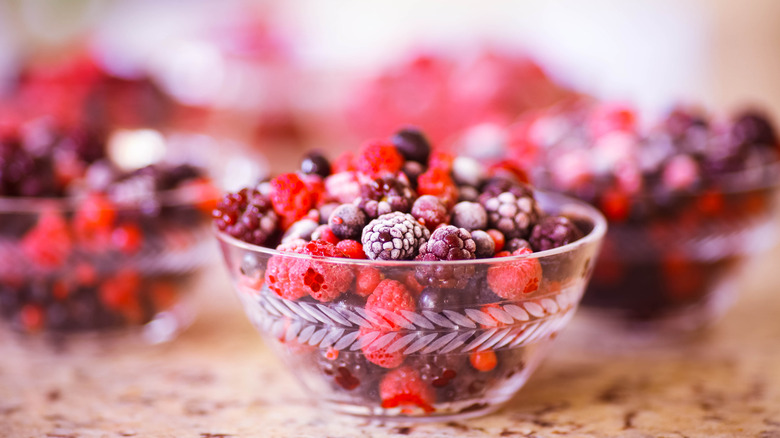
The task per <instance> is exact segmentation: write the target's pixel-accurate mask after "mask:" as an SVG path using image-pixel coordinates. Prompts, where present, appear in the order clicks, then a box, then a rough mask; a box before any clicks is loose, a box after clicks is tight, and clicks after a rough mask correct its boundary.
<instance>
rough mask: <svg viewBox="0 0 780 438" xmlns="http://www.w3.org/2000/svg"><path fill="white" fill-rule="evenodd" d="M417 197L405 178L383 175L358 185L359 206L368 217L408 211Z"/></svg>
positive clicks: (372, 217)
mask: <svg viewBox="0 0 780 438" xmlns="http://www.w3.org/2000/svg"><path fill="white" fill-rule="evenodd" d="M416 198H417V195H416V194H415V193H414V190H412V188H411V187H410V186H409V183H408V182H407V181H406V180H405V178H403V177H402V178H398V177H396V176H394V175H385V176H382V177H380V178H377V179H374V180H372V181H371V182H369V183H368V184H363V185H361V186H360V201H359V204H358V205H359V207H360V208H361V209H362V210H363V211H364V212H365V213H366V215H367V216H368V217H369V218H370V219H374V218H377V217H379V216H381V215H383V214H387V213H390V212H393V211H400V212H402V213H408V212H409V210H411V209H412V204H413V203H414V200H415V199H416Z"/></svg>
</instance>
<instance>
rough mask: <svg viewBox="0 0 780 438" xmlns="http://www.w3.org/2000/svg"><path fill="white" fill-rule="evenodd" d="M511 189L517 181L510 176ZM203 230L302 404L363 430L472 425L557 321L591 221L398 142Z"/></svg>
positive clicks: (300, 181) (593, 241) (247, 205)
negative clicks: (316, 404) (380, 425)
mask: <svg viewBox="0 0 780 438" xmlns="http://www.w3.org/2000/svg"><path fill="white" fill-rule="evenodd" d="M520 176H521V175H520ZM214 218H215V231H216V233H217V236H218V238H219V241H220V244H221V248H222V252H223V255H224V257H225V261H226V264H227V267H228V269H229V272H230V275H231V276H232V279H233V283H234V286H235V289H236V290H237V292H238V296H239V297H240V300H241V302H242V304H243V306H244V308H245V311H246V313H247V314H248V316H249V318H250V319H251V321H252V322H253V323H254V325H255V326H256V327H257V328H258V329H259V330H260V331H261V333H262V334H263V335H264V337H265V339H266V340H267V341H268V342H269V343H270V344H271V346H272V347H273V348H274V349H275V350H276V351H277V353H278V354H279V356H280V357H281V358H282V359H283V360H284V361H285V362H286V364H287V365H288V367H289V369H290V370H291V371H292V372H293V373H294V375H295V377H297V378H298V380H299V381H300V382H301V383H302V384H303V385H304V387H305V388H306V389H307V391H308V392H309V393H310V394H311V395H312V396H314V398H316V399H317V400H318V401H320V402H322V403H323V404H324V405H325V406H326V407H328V408H330V409H332V410H335V411H337V412H342V413H347V414H352V415H357V416H364V417H368V418H371V419H380V420H387V419H401V420H404V421H407V420H408V421H425V420H443V419H450V418H462V417H468V416H476V415H482V414H484V413H487V412H490V411H492V410H495V409H496V408H498V407H499V406H500V405H501V404H502V403H503V402H505V401H507V400H508V399H509V398H511V397H512V396H513V395H514V394H515V393H516V392H517V391H518V390H519V389H520V387H521V386H523V384H524V383H525V381H526V380H527V379H528V377H529V375H530V373H531V372H532V371H533V370H534V368H535V367H536V366H537V365H538V364H539V362H540V360H541V359H542V357H543V356H544V351H545V350H546V347H547V346H548V345H549V343H550V341H551V340H552V339H553V338H554V337H555V336H556V334H557V333H558V332H559V331H560V330H561V329H562V328H563V327H564V326H565V325H566V323H567V322H568V321H569V319H570V318H571V317H572V315H573V313H574V311H575V309H576V308H577V305H578V303H579V301H580V298H581V296H582V293H583V290H584V288H585V286H586V283H587V280H588V278H589V276H590V274H591V272H592V268H593V266H594V265H595V260H596V257H597V255H598V250H599V245H600V242H601V239H602V237H603V235H604V233H605V231H606V221H605V220H604V218H603V216H602V215H601V214H600V213H599V212H598V211H597V210H596V209H594V208H592V207H590V206H588V205H587V204H584V203H582V202H580V201H577V200H574V199H570V198H566V197H563V196H560V195H555V194H547V193H542V192H538V191H535V190H534V189H533V188H532V187H530V186H529V185H527V184H526V183H525V182H523V181H522V180H521V178H515V177H513V176H512V174H511V173H506V172H498V171H493V170H491V169H489V168H486V167H483V166H482V164H481V163H480V162H478V161H476V160H472V159H468V158H453V157H450V156H447V155H444V154H441V153H433V154H431V153H430V146H429V144H428V142H427V140H426V139H425V137H424V136H423V135H422V134H421V133H420V132H419V131H417V130H415V129H411V128H407V129H404V130H401V131H399V132H398V133H396V134H395V135H394V136H392V137H391V138H390V139H387V140H377V141H372V142H368V143H366V144H364V145H363V146H362V147H361V149H360V150H359V152H358V153H357V154H355V155H354V156H352V155H349V154H345V155H342V156H341V157H340V158H339V159H338V160H336V161H334V162H333V163H332V164H331V163H330V162H329V161H328V160H327V159H326V158H325V157H324V156H322V155H321V154H319V153H310V154H309V155H307V156H306V157H305V158H304V159H303V161H302V163H301V168H300V170H299V171H298V172H296V173H288V174H282V175H279V176H277V177H275V178H273V179H271V180H270V181H265V182H262V183H260V184H258V185H257V186H256V187H252V188H247V189H244V190H241V191H240V192H238V193H231V194H228V195H226V196H225V198H224V199H223V200H222V201H221V202H220V203H219V204H218V206H217V209H215V211H214Z"/></svg>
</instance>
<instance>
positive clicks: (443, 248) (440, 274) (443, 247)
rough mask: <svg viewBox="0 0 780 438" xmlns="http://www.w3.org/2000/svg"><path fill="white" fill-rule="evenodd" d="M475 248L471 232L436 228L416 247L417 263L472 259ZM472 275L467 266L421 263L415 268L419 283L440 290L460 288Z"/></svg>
mask: <svg viewBox="0 0 780 438" xmlns="http://www.w3.org/2000/svg"><path fill="white" fill-rule="evenodd" d="M476 250H477V245H476V243H475V242H474V239H472V238H471V233H469V232H468V230H466V229H464V228H458V227H455V226H453V225H445V226H442V227H439V228H437V229H436V231H434V232H433V234H431V237H430V239H428V241H427V242H425V243H424V244H422V245H421V246H420V254H419V255H418V256H417V257H416V258H415V260H416V261H418V262H441V261H454V260H473V259H475V258H476V255H475V252H476ZM473 274H474V266H473V265H470V264H452V265H450V264H444V263H424V264H421V265H419V266H417V268H416V274H415V276H416V278H417V281H419V282H420V284H423V285H428V286H433V287H440V288H457V287H463V286H464V285H465V284H466V283H467V282H468V281H469V279H470V278H471V276H472V275H473Z"/></svg>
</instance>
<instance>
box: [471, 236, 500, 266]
mask: <svg viewBox="0 0 780 438" xmlns="http://www.w3.org/2000/svg"><path fill="white" fill-rule="evenodd" d="M471 238H472V239H474V243H475V244H476V245H477V249H476V251H474V256H476V258H478V259H487V258H490V257H493V254H495V252H496V242H495V241H494V240H493V238H492V237H490V234H488V233H486V232H485V231H482V230H474V231H472V232H471Z"/></svg>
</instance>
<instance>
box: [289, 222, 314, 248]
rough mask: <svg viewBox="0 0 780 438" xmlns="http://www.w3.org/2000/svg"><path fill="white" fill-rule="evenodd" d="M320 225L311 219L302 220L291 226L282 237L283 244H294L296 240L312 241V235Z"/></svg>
mask: <svg viewBox="0 0 780 438" xmlns="http://www.w3.org/2000/svg"><path fill="white" fill-rule="evenodd" d="M318 226H319V224H318V223H317V222H315V221H313V220H311V219H308V218H307V219H301V220H299V221H298V222H295V223H294V224H292V225H290V228H288V229H287V231H286V232H285V233H284V236H282V243H288V242H292V241H294V240H298V239H301V240H307V241H308V240H312V239H311V235H312V233H313V232H314V230H316V229H317V227H318Z"/></svg>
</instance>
